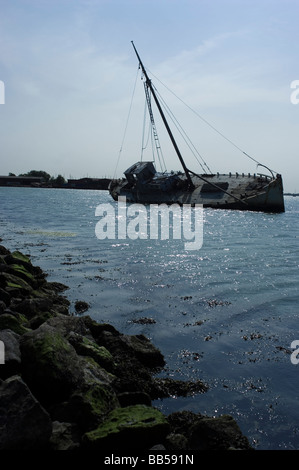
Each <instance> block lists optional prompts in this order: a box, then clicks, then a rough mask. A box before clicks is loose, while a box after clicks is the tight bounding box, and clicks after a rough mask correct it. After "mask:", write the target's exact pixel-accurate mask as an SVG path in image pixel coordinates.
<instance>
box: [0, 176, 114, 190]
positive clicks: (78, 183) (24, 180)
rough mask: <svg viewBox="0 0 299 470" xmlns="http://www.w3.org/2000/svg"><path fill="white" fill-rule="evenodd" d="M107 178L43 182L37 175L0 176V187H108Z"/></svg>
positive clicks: (108, 181) (100, 188) (101, 188)
mask: <svg viewBox="0 0 299 470" xmlns="http://www.w3.org/2000/svg"><path fill="white" fill-rule="evenodd" d="M110 181H111V179H109V178H80V179H69V180H68V181H67V182H66V183H64V184H59V185H58V184H55V183H51V182H48V183H46V182H44V181H42V178H39V177H18V176H5V177H4V176H0V187H5V188H11V187H13V188H16V187H17V188H61V189H99V190H105V189H108V187H109V183H110Z"/></svg>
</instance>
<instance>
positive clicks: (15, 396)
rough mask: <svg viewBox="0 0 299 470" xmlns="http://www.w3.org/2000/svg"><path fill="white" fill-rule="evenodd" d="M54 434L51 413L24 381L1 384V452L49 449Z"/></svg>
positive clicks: (17, 379) (18, 379) (9, 379)
mask: <svg viewBox="0 0 299 470" xmlns="http://www.w3.org/2000/svg"><path fill="white" fill-rule="evenodd" d="M51 432H52V423H51V420H50V418H49V415H48V413H47V412H46V411H45V409H44V408H43V407H42V406H41V405H40V404H39V403H38V401H37V400H36V398H35V397H34V396H33V395H32V393H31V391H30V390H29V388H28V387H27V385H26V384H25V383H24V382H23V380H22V379H21V377H19V376H12V377H9V378H8V379H6V380H5V381H3V382H2V383H1V384H0V450H12V449H16V450H34V449H36V450H40V449H46V448H48V445H49V439H50V436H51Z"/></svg>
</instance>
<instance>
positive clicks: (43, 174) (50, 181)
mask: <svg viewBox="0 0 299 470" xmlns="http://www.w3.org/2000/svg"><path fill="white" fill-rule="evenodd" d="M9 176H16V175H15V174H13V173H9ZM19 176H33V177H39V178H43V179H44V182H45V183H48V184H53V185H55V186H62V185H63V184H65V183H66V182H67V181H66V180H65V179H64V177H63V176H62V175H58V176H56V178H54V176H51V175H49V173H47V172H46V171H40V170H31V171H28V173H22V174H20V175H19Z"/></svg>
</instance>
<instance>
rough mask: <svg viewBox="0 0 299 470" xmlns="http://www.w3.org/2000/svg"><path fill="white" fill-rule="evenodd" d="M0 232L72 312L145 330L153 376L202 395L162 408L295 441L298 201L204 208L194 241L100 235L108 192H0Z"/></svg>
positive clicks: (262, 444)
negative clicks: (270, 210)
mask: <svg viewBox="0 0 299 470" xmlns="http://www.w3.org/2000/svg"><path fill="white" fill-rule="evenodd" d="M0 197H1V205H0V237H1V238H2V239H3V241H2V243H3V244H4V245H5V246H6V247H7V248H9V249H11V250H15V249H18V250H20V251H22V252H23V253H25V254H29V255H30V256H31V260H32V263H33V264H35V265H39V266H41V268H42V269H44V270H45V271H46V272H47V273H48V280H55V281H58V282H62V283H64V284H66V285H67V286H69V289H68V290H67V291H66V292H65V294H66V295H67V297H68V298H69V300H70V301H71V311H72V312H73V313H74V314H76V312H75V307H74V306H75V302H76V301H77V300H80V301H86V302H88V304H89V309H88V310H87V311H86V312H85V313H84V314H88V315H90V316H91V317H93V318H94V319H95V320H97V321H100V322H102V321H104V322H109V323H111V324H112V325H114V326H115V327H116V328H117V329H119V331H121V332H122V333H128V334H140V333H142V334H144V335H146V336H147V337H149V338H150V339H151V341H152V342H153V344H154V345H155V346H157V347H158V348H159V349H160V350H161V352H162V353H163V355H164V357H165V360H166V363H167V364H166V367H165V370H163V371H162V372H161V373H160V375H161V376H166V377H173V378H176V379H181V380H197V379H199V380H202V381H203V382H204V383H206V384H207V385H208V387H209V389H208V391H207V392H206V393H203V394H198V395H195V396H192V397H186V398H180V397H172V398H169V399H166V400H157V401H155V402H154V405H155V406H157V407H158V408H160V409H161V410H162V411H163V412H164V413H166V414H168V413H171V412H173V411H178V410H184V409H186V410H191V411H194V412H200V413H202V414H207V415H209V416H219V415H221V414H230V415H232V416H233V417H234V418H235V419H236V421H237V423H238V424H239V426H240V428H241V430H242V432H243V433H244V434H245V435H246V436H247V437H248V438H249V441H250V443H251V445H252V446H253V447H254V448H256V449H298V448H299V425H298V423H299V407H298V382H299V381H298V374H299V365H294V364H293V363H292V362H291V353H292V352H293V349H292V348H291V343H292V341H294V340H299V331H298V327H297V322H298V297H299V294H298V265H299V245H298V234H299V198H292V197H286V198H285V203H286V212H285V213H284V214H264V213H252V212H239V211H226V210H212V209H205V210H204V214H203V217H204V223H203V245H202V247H201V248H200V249H199V250H193V251H187V250H185V248H184V242H183V241H182V240H173V239H169V240H150V239H149V238H147V239H137V240H130V239H129V238H127V239H125V240H122V239H120V240H118V239H116V240H111V239H104V240H99V239H98V238H97V237H96V235H95V227H96V224H97V222H98V221H99V217H96V216H95V209H96V207H97V206H98V205H99V204H103V203H106V204H111V207H113V208H116V203H115V202H114V201H112V200H111V198H110V196H109V194H108V192H107V191H84V190H82V191H80V190H63V189H39V188H0Z"/></svg>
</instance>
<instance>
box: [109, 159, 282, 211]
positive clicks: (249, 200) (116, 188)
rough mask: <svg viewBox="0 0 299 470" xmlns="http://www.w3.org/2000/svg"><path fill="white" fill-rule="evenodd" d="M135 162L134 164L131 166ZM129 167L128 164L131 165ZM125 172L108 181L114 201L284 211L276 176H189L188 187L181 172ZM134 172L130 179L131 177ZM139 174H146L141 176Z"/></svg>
mask: <svg viewBox="0 0 299 470" xmlns="http://www.w3.org/2000/svg"><path fill="white" fill-rule="evenodd" d="M137 167H138V164H135V169H136V168H137ZM131 168H132V167H131ZM131 168H130V169H129V170H127V172H125V175H126V178H124V179H121V180H112V181H111V183H110V186H109V192H110V194H111V196H112V197H113V199H114V200H116V201H117V200H118V198H119V197H125V198H126V201H127V202H129V203H141V204H168V205H169V204H179V205H182V204H191V205H193V206H194V205H195V204H201V205H202V206H203V207H210V208H216V209H234V210H249V211H263V212H284V210H285V208H284V199H283V185H282V178H281V176H280V175H276V176H275V177H270V176H268V175H262V174H254V175H252V174H246V175H245V174H238V173H236V174H231V173H230V174H218V173H217V174H215V175H198V176H195V175H193V176H192V183H193V185H194V188H193V189H192V190H190V189H189V188H188V182H187V180H186V177H185V175H184V174H172V175H168V176H165V175H158V174H157V173H156V174H155V173H153V174H151V175H149V174H148V172H146V171H144V168H146V165H143V171H141V172H139V173H138V172H137V173H136V172H135V173H134V172H133V171H132V170H131ZM132 173H134V178H133V177H132V178H131V176H132ZM142 173H146V178H144V177H143V176H144V175H142Z"/></svg>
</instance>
